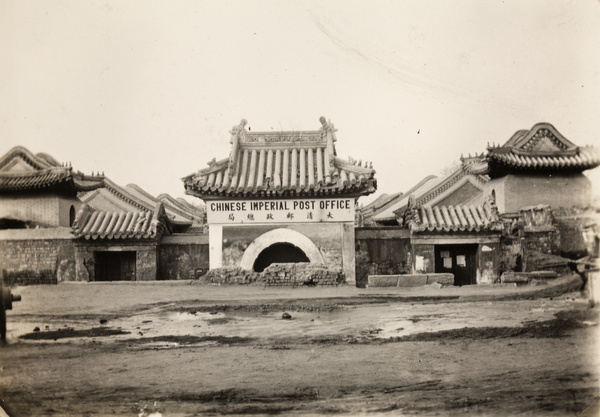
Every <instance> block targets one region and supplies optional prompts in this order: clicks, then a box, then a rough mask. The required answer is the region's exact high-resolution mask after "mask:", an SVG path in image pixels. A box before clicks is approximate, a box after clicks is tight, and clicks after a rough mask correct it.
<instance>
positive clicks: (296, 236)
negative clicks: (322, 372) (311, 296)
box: [183, 117, 377, 284]
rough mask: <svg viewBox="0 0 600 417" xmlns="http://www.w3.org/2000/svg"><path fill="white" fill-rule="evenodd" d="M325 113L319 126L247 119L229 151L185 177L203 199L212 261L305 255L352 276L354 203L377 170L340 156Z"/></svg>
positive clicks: (225, 263) (256, 263)
mask: <svg viewBox="0 0 600 417" xmlns="http://www.w3.org/2000/svg"><path fill="white" fill-rule="evenodd" d="M320 121H321V129H320V130H314V131H293V132H255V131H250V129H248V130H246V125H247V122H246V120H242V122H241V123H240V124H239V125H237V126H234V127H233V128H232V129H231V132H230V133H231V140H230V142H231V152H230V153H229V156H228V157H227V158H224V159H221V160H217V159H216V158H215V159H213V160H212V161H210V162H209V163H208V168H204V169H201V170H199V171H197V172H195V173H194V174H191V175H189V176H187V177H185V178H183V182H184V185H185V189H186V193H187V194H189V195H194V196H196V197H199V198H202V199H203V200H204V201H205V202H206V211H207V223H208V225H209V257H210V268H211V269H216V268H221V267H231V268H238V267H241V268H243V269H246V270H255V271H259V270H260V269H262V268H264V267H265V266H266V265H268V264H269V263H271V262H306V260H308V262H310V263H311V264H327V266H331V267H338V268H340V269H341V270H343V272H344V275H345V277H346V282H348V283H351V284H354V283H355V278H354V208H355V205H356V201H357V199H358V197H360V196H363V195H368V194H370V193H372V192H374V191H375V189H376V186H377V181H376V180H375V177H374V174H375V171H374V170H373V168H372V166H370V165H369V164H367V163H365V164H364V165H363V164H362V163H361V162H357V161H355V160H353V159H352V158H350V159H348V160H346V159H341V158H339V157H338V156H337V152H336V149H335V142H336V140H337V139H336V134H335V132H336V129H335V128H334V126H333V124H332V123H331V122H327V121H326V120H325V118H324V117H321V119H320ZM259 272H260V271H259Z"/></svg>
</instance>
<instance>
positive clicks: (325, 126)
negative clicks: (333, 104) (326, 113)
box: [319, 116, 337, 142]
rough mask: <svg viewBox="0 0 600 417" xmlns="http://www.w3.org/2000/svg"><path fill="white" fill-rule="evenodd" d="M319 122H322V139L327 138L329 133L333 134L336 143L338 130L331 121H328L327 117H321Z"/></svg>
mask: <svg viewBox="0 0 600 417" xmlns="http://www.w3.org/2000/svg"><path fill="white" fill-rule="evenodd" d="M319 121H320V122H321V137H324V136H326V135H327V133H331V137H332V139H333V141H334V142H336V141H337V138H336V137H335V132H337V129H336V128H335V126H334V125H333V123H331V120H329V121H327V119H325V117H323V116H321V117H319Z"/></svg>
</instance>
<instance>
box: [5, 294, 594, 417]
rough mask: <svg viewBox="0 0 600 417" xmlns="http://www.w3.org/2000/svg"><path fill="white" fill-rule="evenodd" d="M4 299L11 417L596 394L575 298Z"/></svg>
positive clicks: (430, 410)
mask: <svg viewBox="0 0 600 417" xmlns="http://www.w3.org/2000/svg"><path fill="white" fill-rule="evenodd" d="M15 291H18V292H19V293H20V294H21V295H22V296H23V301H22V302H21V303H20V304H18V305H15V306H14V310H12V311H9V315H8V335H9V343H8V345H7V346H4V347H3V348H0V361H1V362H0V365H1V368H0V397H1V401H2V403H1V404H2V406H3V407H4V408H5V409H6V411H7V412H8V413H9V415H14V416H29V415H47V416H50V415H52V416H63V415H66V416H71V415H73V416H74V415H93V416H98V415H107V416H108V415H125V416H127V415H131V416H150V415H152V416H159V415H161V416H195V415H202V416H203V415H236V414H239V415H241V414H246V415H247V414H252V415H261V414H271V415H272V414H280V415H323V414H333V415H369V416H371V415H373V416H375V415H404V416H413V415H420V416H422V415H426V416H429V415H442V416H446V415H461V416H464V415H478V416H479V415H485V416H508V415H511V416H512V415H527V416H567V415H572V416H577V415H579V414H580V413H581V412H582V411H583V410H584V409H585V408H586V406H587V405H589V404H590V403H591V402H592V401H593V399H594V398H595V397H596V396H597V395H598V393H599V391H600V383H599V370H600V367H599V365H600V363H599V362H600V357H599V355H598V354H597V353H598V351H599V350H598V348H599V344H598V322H599V317H598V309H597V308H593V309H591V308H589V306H588V303H587V300H586V299H584V298H581V297H580V295H579V293H576V292H575V293H568V294H563V295H561V296H552V297H530V298H531V299H518V300H511V299H510V297H508V298H507V297H505V299H503V300H493V299H487V300H485V301H468V300H467V301H465V300H464V299H461V298H460V297H455V296H454V294H453V293H452V294H451V295H450V296H445V295H447V294H450V293H442V294H438V296H435V297H412V298H410V297H409V298H407V297H405V296H401V295H397V296H394V295H393V294H391V295H389V294H388V295H387V296H385V297H382V296H379V295H375V294H370V293H368V292H366V293H360V294H354V293H353V292H356V290H355V289H343V290H342V291H340V292H337V293H336V292H335V289H332V290H328V291H330V292H326V290H322V289H313V290H310V291H298V292H296V293H293V295H290V294H289V293H287V294H286V295H285V297H280V295H281V294H279V293H276V292H268V291H263V292H261V291H260V290H259V289H256V288H254V289H248V288H244V287H233V288H229V289H227V290H223V289H221V290H219V291H217V290H214V289H207V288H204V289H202V288H197V287H196V288H193V287H191V286H185V285H179V286H168V287H167V286H165V287H160V286H147V287H142V286H135V285H110V284H107V285H97V286H93V285H90V286H85V285H78V286H77V285H71V286H68V285H67V286H64V285H61V286H54V287H23V288H21V289H17V290H15ZM311 291H312V292H311ZM319 291H321V292H319ZM261 295H262V296H261ZM336 295H343V296H336ZM517 298H518V297H517ZM28 300H29V302H28ZM215 300H216V301H215ZM284 312H287V313H289V314H290V315H291V318H290V319H283V318H282V314H283V313H284ZM36 327H37V328H38V329H39V331H33V330H34V329H35V328H36Z"/></svg>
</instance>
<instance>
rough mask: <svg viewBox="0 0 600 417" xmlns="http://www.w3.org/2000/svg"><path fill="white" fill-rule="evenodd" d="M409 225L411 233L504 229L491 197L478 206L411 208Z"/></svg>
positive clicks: (499, 230)
mask: <svg viewBox="0 0 600 417" xmlns="http://www.w3.org/2000/svg"><path fill="white" fill-rule="evenodd" d="M408 225H409V228H410V231H411V233H426V232H435V233H439V232H445V233H448V232H497V233H500V232H501V231H502V221H501V220H500V218H499V215H498V208H497V207H496V204H495V202H494V200H493V199H492V198H491V197H490V198H488V199H486V201H485V202H484V204H482V205H477V206H447V207H446V206H442V207H437V206H436V207H433V208H432V207H431V206H421V205H416V206H414V207H412V208H411V214H410V218H409V219H408Z"/></svg>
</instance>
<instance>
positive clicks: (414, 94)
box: [0, 0, 600, 202]
mask: <svg viewBox="0 0 600 417" xmlns="http://www.w3.org/2000/svg"><path fill="white" fill-rule="evenodd" d="M0 57H1V58H0V138H1V139H0V154H4V153H5V152H7V151H8V150H9V149H10V148H12V147H13V146H16V145H22V146H25V147H26V148H28V149H29V150H31V151H32V152H34V153H38V152H46V153H49V154H50V155H52V156H54V157H55V158H56V159H58V160H59V161H70V162H72V165H73V167H74V168H75V169H77V170H80V171H83V172H85V173H91V172H92V171H94V172H96V171H104V173H105V174H106V176H107V177H109V178H110V179H111V180H113V181H115V182H116V183H118V184H121V185H126V184H129V183H135V184H137V185H139V186H141V187H142V188H144V189H146V190H147V191H149V192H150V193H152V194H154V195H158V194H160V193H164V192H166V193H169V194H171V195H172V196H174V197H180V196H183V195H184V192H183V191H184V190H183V184H182V182H181V177H184V176H186V175H188V174H190V173H192V172H194V171H196V170H198V169H200V168H204V167H206V163H207V162H208V161H209V160H211V159H212V158H213V157H216V158H217V159H222V158H225V157H227V156H228V153H229V146H230V145H229V133H228V132H229V130H230V128H231V126H233V125H235V124H238V123H239V120H240V119H242V118H246V119H247V120H248V126H249V127H250V128H251V129H252V130H253V131H265V130H267V131H269V130H317V129H318V128H319V127H320V123H319V117H320V116H325V117H326V118H328V119H330V120H331V122H333V123H334V124H335V126H336V128H337V129H338V132H337V137H338V142H337V144H336V146H337V152H338V155H339V156H341V157H344V158H345V157H348V156H351V157H353V158H355V159H357V160H359V159H360V160H363V161H365V160H366V161H372V162H373V167H374V168H375V169H376V170H377V174H376V177H377V179H378V184H379V190H378V192H377V193H376V195H375V197H376V196H378V195H380V194H381V193H393V192H398V191H405V190H407V189H408V188H409V187H411V186H412V185H414V184H415V183H416V182H417V181H419V180H420V179H421V178H423V177H424V176H426V175H429V174H437V173H439V172H440V170H441V169H443V168H444V167H446V166H448V165H451V164H452V163H453V162H455V161H458V159H459V157H460V155H461V153H464V154H468V153H469V152H471V153H475V152H483V151H485V148H486V145H487V143H488V142H496V143H504V142H505V141H507V140H508V139H509V138H510V137H511V136H512V134H513V133H514V132H515V131H517V130H520V129H529V128H531V127H532V126H533V125H534V124H535V123H537V122H542V121H544V122H549V123H552V124H553V125H554V126H555V127H556V128H557V129H558V130H559V131H560V132H561V133H563V135H565V136H566V137H567V139H569V140H571V141H572V142H574V143H576V144H578V145H586V144H596V145H597V146H598V145H600V138H599V135H598V132H600V129H599V128H600V117H599V110H600V2H599V1H597V0H573V1H554V0H543V1H535V0H527V1H522V0H515V1H510V0H505V1H495V0H489V1H483V0H472V1H449V0H432V1H423V0H417V1H283V0H277V1H254V0H249V1H197V0H195V1H149V0H143V1H142V0H139V1H138V0H135V1H106V0H103V1H86V0H72V1H61V0H52V1H43V0H36V1H23V0H19V1H10V0H0ZM595 171H599V169H596V170H595ZM592 177H594V182H595V187H597V186H598V180H600V174H599V173H597V172H593V175H592ZM372 198H373V197H371V198H367V199H362V200H361V202H368V201H370V200H371V199H372ZM188 199H189V200H190V201H193V200H194V199H193V198H192V197H188Z"/></svg>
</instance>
